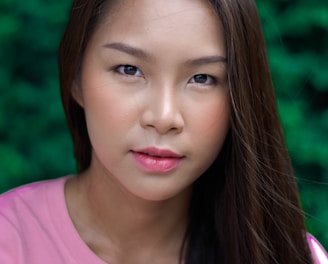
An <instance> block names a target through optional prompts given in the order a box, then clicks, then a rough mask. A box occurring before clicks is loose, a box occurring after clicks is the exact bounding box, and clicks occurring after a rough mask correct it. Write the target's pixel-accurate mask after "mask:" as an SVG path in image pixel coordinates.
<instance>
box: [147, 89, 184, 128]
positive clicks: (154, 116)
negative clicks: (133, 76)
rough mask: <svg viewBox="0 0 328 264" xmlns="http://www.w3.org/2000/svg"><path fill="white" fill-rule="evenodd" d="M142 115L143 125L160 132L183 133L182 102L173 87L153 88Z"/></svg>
mask: <svg viewBox="0 0 328 264" xmlns="http://www.w3.org/2000/svg"><path fill="white" fill-rule="evenodd" d="M151 90H152V92H151V93H150V94H148V96H147V97H148V98H147V99H146V101H147V103H146V107H145V108H144V111H143V113H142V116H141V126H142V127H143V128H145V129H149V128H152V129H155V130H156V131H157V133H159V134H167V133H181V131H182V130H183V127H184V120H183V116H182V112H181V110H182V105H181V104H182V103H181V101H179V99H178V98H177V95H176V94H175V93H174V91H172V89H170V88H168V89H165V88H163V89H151Z"/></svg>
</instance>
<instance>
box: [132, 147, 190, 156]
mask: <svg viewBox="0 0 328 264" xmlns="http://www.w3.org/2000/svg"><path fill="white" fill-rule="evenodd" d="M133 152H136V153H142V154H146V155H150V156H157V157H161V158H183V157H184V156H183V155H180V154H178V153H175V152H174V151H172V150H169V149H159V148H156V147H148V148H143V149H136V150H133Z"/></svg>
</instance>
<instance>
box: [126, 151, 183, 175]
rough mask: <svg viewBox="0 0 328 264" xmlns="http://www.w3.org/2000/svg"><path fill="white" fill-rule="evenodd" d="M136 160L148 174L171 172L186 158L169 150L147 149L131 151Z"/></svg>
mask: <svg viewBox="0 0 328 264" xmlns="http://www.w3.org/2000/svg"><path fill="white" fill-rule="evenodd" d="M131 152H132V154H133V157H134V160H135V161H136V162H137V164H138V165H139V166H140V167H141V168H142V169H143V170H145V171H146V172H153V173H164V172H169V171H172V170H174V169H176V168H177V167H179V165H180V164H181V161H182V160H183V158H184V157H185V156H183V155H180V154H178V153H175V152H174V151H171V150H167V149H157V148H153V147H152V148H146V149H139V150H134V151H131Z"/></svg>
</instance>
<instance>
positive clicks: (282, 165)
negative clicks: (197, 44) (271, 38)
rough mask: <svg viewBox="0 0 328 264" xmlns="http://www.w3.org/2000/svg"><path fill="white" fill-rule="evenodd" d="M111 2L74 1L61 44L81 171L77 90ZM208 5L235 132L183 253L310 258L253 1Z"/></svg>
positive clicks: (190, 263)
mask: <svg viewBox="0 0 328 264" xmlns="http://www.w3.org/2000/svg"><path fill="white" fill-rule="evenodd" d="M111 2H112V1H105V0H75V1H74V3H73V6H72V9H71V13H70V17H69V21H68V24H67V27H66V31H65V33H64V35H63V38H62V42H61V44H60V48H59V67H60V85H61V95H62V101H63V105H64V109H65V113H66V117H67V120H68V123H69V126H70V131H71V134H72V138H73V143H74V149H75V157H76V160H77V164H78V171H79V172H82V171H84V170H85V169H87V168H88V167H89V165H90V162H91V144H90V140H89V136H88V132H87V129H86V123H85V117H84V111H83V109H82V108H81V107H80V106H79V105H78V104H77V102H75V100H74V99H73V97H72V92H71V89H72V87H73V83H74V82H78V81H79V70H80V67H81V64H82V61H83V55H84V52H85V49H86V47H87V45H88V41H89V40H90V38H91V36H92V34H93V32H94V29H95V28H96V26H97V23H98V22H99V21H100V20H101V16H102V13H105V10H106V11H108V7H107V5H108V4H109V3H111ZM210 2H211V4H212V5H213V8H214V10H215V11H216V12H217V13H218V15H219V17H220V19H221V21H222V24H223V27H224V32H225V40H226V47H227V60H228V63H227V66H228V83H229V89H230V101H231V129H230V132H229V135H228V137H227V139H226V142H225V145H224V147H223V150H222V151H221V153H220V154H219V156H218V157H217V159H216V161H215V162H214V163H213V165H212V166H211V167H210V168H209V169H208V170H207V171H206V172H205V173H204V175H202V176H201V177H200V178H199V179H198V180H197V181H196V182H195V184H194V192H193V197H192V200H191V204H190V217H189V226H188V230H187V233H186V238H185V243H184V244H183V247H182V248H183V250H182V253H183V254H181V256H182V255H184V256H185V263H186V264H196V263H197V264H199V263H204V264H214V263H221V262H223V263H258V264H262V263H289V264H293V263H312V260H311V256H310V252H309V247H308V245H307V240H306V229H305V225H304V216H303V213H302V211H301V209H300V205H299V199H298V190H297V185H296V181H295V177H294V175H293V171H292V167H291V163H290V160H289V157H288V153H287V150H286V146H285V142H284V138H283V133H282V129H281V125H280V122H279V118H278V114H277V107H276V102H275V95H274V89H273V85H272V81H271V75H270V71H269V66H268V60H267V55H266V48H265V43H264V38H263V34H262V29H261V24H260V20H259V17H258V14H257V10H256V6H255V3H254V1H253V0H243V1H239V0H211V1H210ZM105 5H106V7H105Z"/></svg>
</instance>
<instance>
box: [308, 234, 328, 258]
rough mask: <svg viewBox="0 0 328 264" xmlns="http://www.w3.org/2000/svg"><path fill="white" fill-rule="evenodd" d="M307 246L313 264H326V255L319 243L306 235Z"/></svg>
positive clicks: (327, 256)
mask: <svg viewBox="0 0 328 264" xmlns="http://www.w3.org/2000/svg"><path fill="white" fill-rule="evenodd" d="M307 239H308V241H309V246H310V249H311V252H312V257H313V260H314V263H315V264H328V254H327V252H326V251H325V249H324V248H323V247H322V246H321V245H320V243H319V242H318V241H317V240H316V239H315V238H314V237H313V236H312V235H310V234H307Z"/></svg>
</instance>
